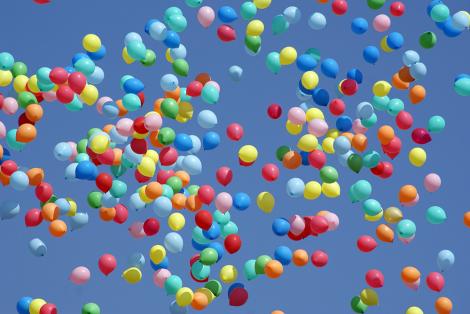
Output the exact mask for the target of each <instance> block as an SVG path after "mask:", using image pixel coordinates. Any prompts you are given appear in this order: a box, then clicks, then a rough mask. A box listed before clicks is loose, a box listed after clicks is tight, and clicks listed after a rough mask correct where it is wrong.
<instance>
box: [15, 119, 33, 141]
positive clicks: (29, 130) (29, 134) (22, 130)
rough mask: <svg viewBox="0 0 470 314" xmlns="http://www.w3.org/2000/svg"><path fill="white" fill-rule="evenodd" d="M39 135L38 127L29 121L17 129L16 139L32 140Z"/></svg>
mask: <svg viewBox="0 0 470 314" xmlns="http://www.w3.org/2000/svg"><path fill="white" fill-rule="evenodd" d="M36 135H37V131H36V127H35V126H34V125H32V124H29V123H24V124H22V125H20V126H19V127H18V129H17V130H16V140H17V141H18V142H20V143H29V142H32V141H33V140H34V139H35V138H36Z"/></svg>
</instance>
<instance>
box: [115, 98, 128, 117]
mask: <svg viewBox="0 0 470 314" xmlns="http://www.w3.org/2000/svg"><path fill="white" fill-rule="evenodd" d="M116 105H117V106H118V109H119V116H120V117H123V116H125V115H126V114H127V113H128V111H127V109H126V108H124V105H123V104H122V99H118V100H116Z"/></svg>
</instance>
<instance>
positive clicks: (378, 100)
mask: <svg viewBox="0 0 470 314" xmlns="http://www.w3.org/2000/svg"><path fill="white" fill-rule="evenodd" d="M389 102H390V98H389V97H388V96H383V97H379V96H374V98H372V106H374V109H377V110H380V111H384V110H387V106H388V103H389Z"/></svg>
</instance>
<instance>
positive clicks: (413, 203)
mask: <svg viewBox="0 0 470 314" xmlns="http://www.w3.org/2000/svg"><path fill="white" fill-rule="evenodd" d="M418 202H419V194H416V197H415V199H414V200H412V201H411V202H408V203H401V204H402V205H403V206H405V207H412V206H415V205H416V204H418Z"/></svg>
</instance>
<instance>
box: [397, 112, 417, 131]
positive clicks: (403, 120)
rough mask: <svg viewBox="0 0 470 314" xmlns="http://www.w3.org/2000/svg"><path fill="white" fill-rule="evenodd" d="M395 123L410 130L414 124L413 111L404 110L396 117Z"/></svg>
mask: <svg viewBox="0 0 470 314" xmlns="http://www.w3.org/2000/svg"><path fill="white" fill-rule="evenodd" d="M395 123H396V124H397V127H398V128H399V129H401V130H408V129H409V128H411V126H412V125H413V116H412V115H411V113H409V112H407V111H405V110H402V111H400V112H399V113H398V114H397V116H396V117H395Z"/></svg>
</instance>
